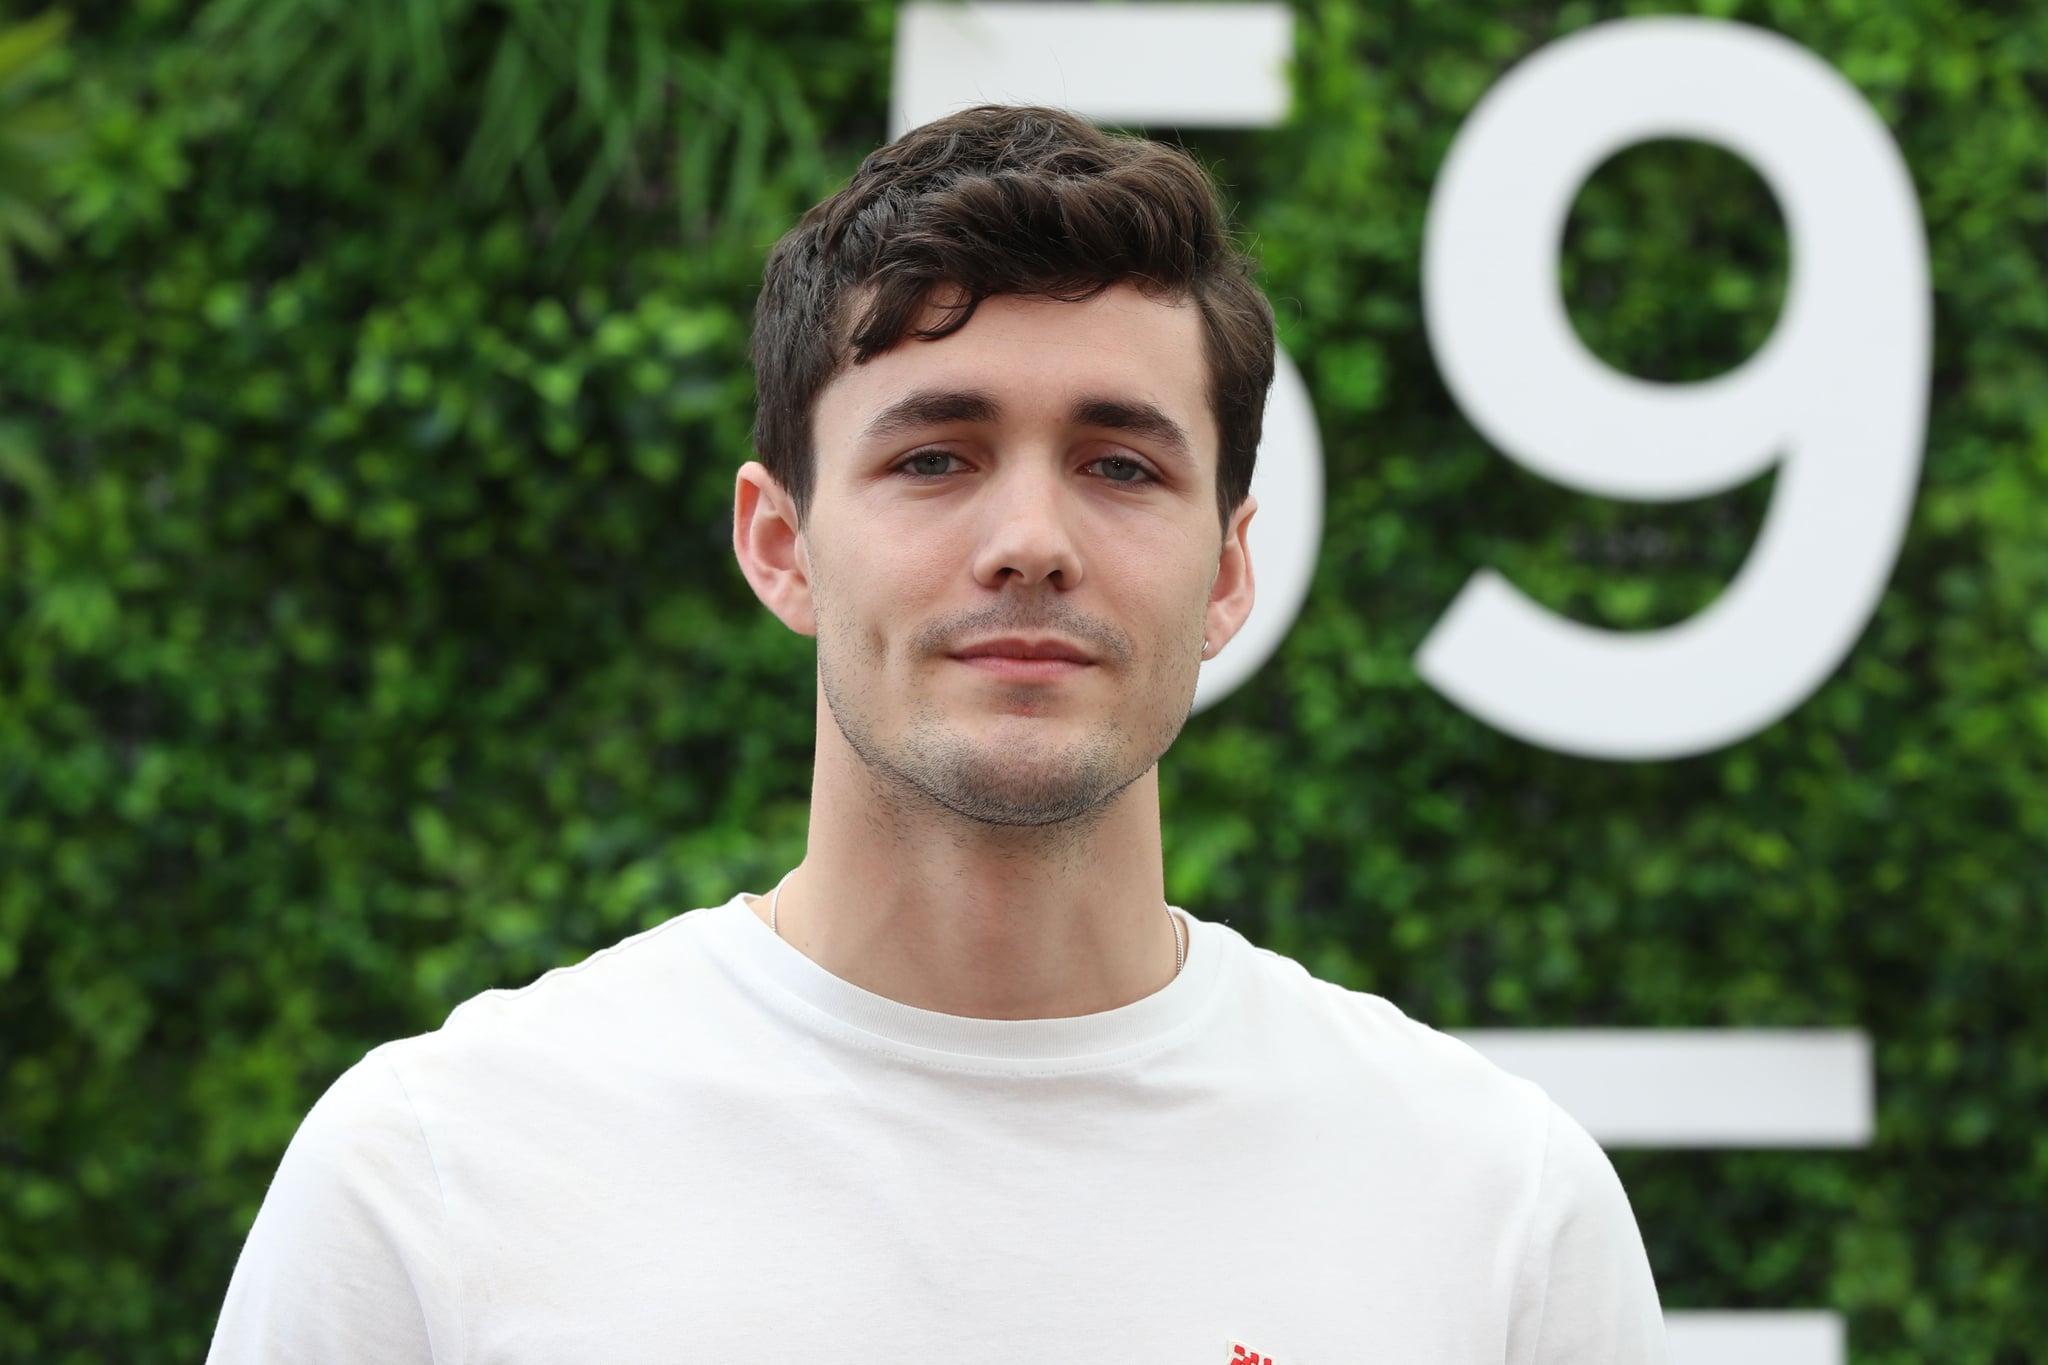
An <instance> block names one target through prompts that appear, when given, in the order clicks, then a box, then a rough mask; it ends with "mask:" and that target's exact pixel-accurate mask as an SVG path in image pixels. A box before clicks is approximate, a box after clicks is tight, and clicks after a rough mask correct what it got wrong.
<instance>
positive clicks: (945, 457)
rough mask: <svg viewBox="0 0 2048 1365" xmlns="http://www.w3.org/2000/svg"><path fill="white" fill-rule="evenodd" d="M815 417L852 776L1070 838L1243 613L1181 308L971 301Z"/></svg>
mask: <svg viewBox="0 0 2048 1365" xmlns="http://www.w3.org/2000/svg"><path fill="white" fill-rule="evenodd" d="M813 420H814V430H815V434H816V442H817V445H816V449H817V471H816V484H815V487H814V490H813V497H812V501H811V508H810V513H809V518H808V522H807V525H806V527H805V529H804V534H803V536H802V542H803V549H804V550H805V551H806V552H807V553H806V559H807V563H808V569H809V597H810V603H809V605H810V607H811V611H812V613H813V617H814V620H815V624H816V629H817V635H818V673H819V680H820V684H821V686H822V689H823V692H824V696H825V699H826V703H827V705H828V706H829V708H830V710H831V714H832V717H833V719H834V720H835V721H836V722H837V725H838V727H839V730H840V732H841V733H842V734H843V735H844V737H845V739H846V742H847V744H848V745H849V747H850V748H851V749H852V750H853V751H854V753H856V754H857V755H858V756H859V757H860V759H861V760H862V761H863V762H864V763H865V764H866V765H867V766H868V768H869V769H870V770H871V771H873V772H875V773H876V774H877V775H878V776H881V777H883V778H885V779H887V780H888V781H890V782H891V783H892V784H894V785H897V786H899V787H902V786H907V787H910V788H914V789H915V790H917V791H919V792H922V793H923V794H924V795H925V796H926V797H928V798H930V799H932V800H934V801H936V802H938V803H940V804H941V805H944V806H946V807H947V808H949V809H951V810H953V811H956V812H958V813H960V814H962V815H965V816H968V817H970V818H972V819H976V820H980V821H984V822H988V823H993V824H1004V825H1047V824H1053V823H1056V822H1060V821H1064V820H1071V819H1074V818H1076V817H1079V816H1082V815H1084V814H1086V813H1088V812H1090V811H1092V810H1094V809H1096V808H1098V807H1100V806H1101V805H1102V804H1103V803H1104V802H1105V801H1107V800H1108V799H1109V798H1110V797H1112V796H1114V795H1115V794H1116V793H1118V792H1120V791H1122V790H1123V789H1124V787H1126V786H1128V785H1129V784H1130V783H1131V782H1132V781H1134V780H1135V779H1136V778H1138V777H1140V776H1142V775H1143V774H1144V773H1145V772H1146V771H1148V770H1149V769H1150V768H1151V767H1152V765H1153V764H1154V763H1155V762H1156V761H1157V760H1158V758H1159V756H1160V755H1161V754H1162V753H1164V752H1165V751H1166V749H1167V747H1168V746H1169V745H1170V744H1171V743H1172V742H1173V740H1174V737H1175V736H1176V735H1178V734H1179V732H1180V727H1181V725H1182V724H1183V722H1184V721H1185V720H1186V719H1187V716H1188V711H1189V707H1190V705H1191V703H1192V699H1193V696H1194V689H1195V680H1196V675H1197V673H1198V671H1199V666H1200V661H1201V657H1202V651H1203V643H1204V637H1205V636H1207V637H1208V638H1209V639H1210V640H1211V641H1212V642H1213V643H1214V645H1215V647H1217V648H1220V647H1221V643H1222V640H1223V639H1226V638H1228V636H1229V635H1230V634H1231V633H1233V632H1234V631H1235V630H1236V628H1237V626H1238V625H1239V624H1240V623H1241V622H1242V620H1243V616H1244V613H1245V612H1247V611H1249V609H1250V598H1251V594H1250V571H1249V568H1248V566H1247V565H1245V564H1244V562H1243V558H1242V551H1243V546H1244V539H1243V535H1244V522H1245V520H1246V518H1247V517H1248V515H1249V513H1250V510H1251V508H1250V506H1249V504H1247V505H1246V506H1245V507H1242V508H1240V509H1238V511H1237V512H1236V513H1234V514H1233V516H1232V518H1231V523H1230V526H1229V528H1228V531H1227V533H1226V530H1225V528H1222V527H1219V525H1218V523H1217V517H1216V471H1217V434H1216V428H1215V421H1214V418H1213V416H1212V415H1211V412H1210V407H1209V376H1208V366H1207V362H1206V359H1205V355H1204V351H1203V337H1202V324H1201V315H1200V312H1199V310H1198V309H1197V308H1196V307H1195V305H1194V304H1193V303H1191V302H1190V303H1186V304H1180V305H1175V304H1169V303H1164V302H1160V301H1158V300H1156V299H1151V298H1148V297H1146V296H1145V295H1144V294H1142V293H1140V292H1139V291H1138V290H1137V289H1136V288H1134V287H1131V286H1128V285H1126V286H1118V287H1116V288H1113V289H1110V290H1108V291H1106V292H1104V293H1102V294H1100V295H1098V296H1097V297H1095V298H1094V299H1091V300H1089V301H1087V302H1083V303H1062V302H1053V301H1046V300H1039V299H1024V298H1017V297H1009V296H999V297H996V298H991V299H988V300H986V301H984V302H983V303H982V305H981V306H980V308H979V309H978V310H977V311H976V312H975V314H974V317H973V320H972V321H970V322H969V323H968V324H967V325H966V326H965V327H963V328H962V329H961V330H959V331H958V332H956V333H954V334H953V335H951V336H949V337H946V338H945V339H943V340H940V341H931V342H926V341H918V340H915V339H911V340H906V341H904V342H902V343H901V344H899V345H897V346H895V347H894V348H892V349H891V350H889V351H887V352H885V353H883V354H882V355H879V356H877V357H875V358H874V359H873V360H871V361H869V362H868V363H867V364H865V365H860V366H854V367H850V368H849V369H848V370H847V371H846V372H845V373H843V374H841V375H840V376H838V377H837V378H836V379H834V380H833V382H832V383H831V384H830V385H828V386H827V388H826V389H825V391H824V392H823V393H822V394H821V395H820V396H819V399H818V402H817V406H816V409H815V412H814V419H813ZM1226 550H1234V552H1235V553H1234V555H1227V554H1226ZM1219 565H1221V566H1222V567H1223V572H1221V573H1219ZM1219 598H1220V600H1219Z"/></svg>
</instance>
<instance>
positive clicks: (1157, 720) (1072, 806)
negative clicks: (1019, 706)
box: [818, 602, 1195, 832]
mask: <svg viewBox="0 0 2048 1365" xmlns="http://www.w3.org/2000/svg"><path fill="white" fill-rule="evenodd" d="M818 607H819V612H818V627H819V629H818V683H819V687H820V689H821V690H822V691H823V693H824V696H825V705H826V707H827V709H829V710H830V711H831V713H832V720H833V723H834V724H836V725H837V726H838V727H839V733H840V734H841V735H842V736H843V737H844V738H845V740H846V744H847V747H848V748H849V749H851V750H852V751H853V753H854V755H855V756H856V757H857V758H859V759H860V761H861V764H862V765H863V766H864V767H865V768H866V769H867V771H868V772H869V774H870V775H871V776H872V777H873V778H874V779H875V780H876V782H877V784H878V786H879V787H880V788H882V789H883V790H884V791H886V792H888V793H890V794H891V795H893V796H895V797H897V798H898V799H903V800H908V801H910V802H912V803H913V804H915V803H919V802H929V803H931V804H934V805H937V806H939V807H940V808H942V809H944V810H946V811H948V812H950V813H952V814H953V815H955V816H957V817H959V818H960V819H962V820H966V821H969V822H972V823H974V824H976V825H981V826H999V827H1009V828H1016V829H1020V830H1022V829H1042V830H1047V831H1049V832H1051V831H1055V830H1061V829H1066V830H1078V829H1082V828H1085V827H1087V826H1089V825H1092V824H1093V823H1095V822H1096V821H1097V820H1099V819H1100V818H1101V817H1102V816H1103V815H1104V814H1105V813H1107V811H1108V810H1109V809H1110V806H1111V804H1112V803H1113V802H1114V801H1115V800H1116V798H1117V797H1118V796H1119V795H1121V794H1122V793H1123V791H1124V790H1125V789H1126V788H1128V787H1129V786H1130V785H1131V784H1132V783H1134V782H1136V781H1137V780H1138V779H1139V778H1141V777H1143V776H1144V775H1145V774H1146V773H1148V772H1150V771H1151V770H1152V768H1153V766H1154V765H1155V764H1157V763H1158V761H1159V758H1160V756H1161V755H1162V754H1164V753H1165V752H1166V750H1167V749H1168V748H1169V747H1171V745H1172V744H1173V741H1174V740H1175V739H1176V738H1177V737H1178V736H1179V734H1180V731H1181V727H1182V726H1183V725H1184V724H1185V723H1186V721H1187V718H1188V715H1189V713H1190V711H1191V710H1192V704H1193V697H1194V676H1193V675H1194V673H1195V665H1194V663H1193V661H1192V657H1191V661H1190V665H1189V667H1188V669H1187V670H1186V673H1187V675H1188V676H1186V677H1185V678H1183V677H1180V676H1177V675H1176V676H1171V677H1160V676H1157V675H1155V676H1153V677H1151V678H1148V679H1147V680H1146V682H1145V684H1144V686H1145V687H1146V690H1147V692H1148V695H1147V696H1145V697H1143V698H1141V699H1139V702H1140V705H1139V706H1138V708H1137V710H1136V712H1135V714H1138V715H1141V716H1147V717H1153V718H1154V719H1153V720H1152V723H1151V725H1150V727H1149V729H1150V733H1149V734H1148V735H1146V736H1145V739H1144V742H1141V743H1139V744H1137V745H1136V746H1133V745H1132V743H1131V738H1132V732H1131V729H1130V727H1129V726H1128V725H1127V724H1126V723H1125V721H1124V719H1123V718H1121V717H1119V716H1114V715H1113V716H1110V717H1108V718H1106V719H1105V720H1104V722H1103V723H1102V724H1100V725H1098V726H1096V727H1095V728H1094V729H1092V730H1091V731H1090V732H1089V733H1088V734H1086V735H1084V736H1082V737H1081V738H1079V739H1076V740H1073V741H1071V742H1069V743H1066V744H1058V743H1054V742H1052V741H1050V740H1047V739H1019V740H1017V741H1014V742H1008V741H1001V740H998V741H980V740H976V739H974V738H971V737H970V736H968V735H966V734H963V733H962V732H961V731H959V730H958V729H956V728H954V727H952V726H950V725H949V724H948V723H947V721H946V718H945V715H944V713H943V710H942V708H941V707H940V706H939V705H938V704H937V703H935V702H933V701H930V700H929V699H927V700H926V701H925V702H923V703H922V704H921V705H920V706H918V708H917V709H916V711H915V712H914V713H913V714H912V715H911V717H910V719H909V722H908V724H907V725H906V727H905V729H904V732H903V735H902V737H901V738H900V739H899V740H897V741H896V742H895V743H894V744H885V743H884V742H883V741H882V740H881V739H880V738H878V736H877V734H876V727H875V725H874V708H873V706H872V704H871V703H872V701H873V697H872V691H873V688H872V684H871V682H870V680H871V679H874V678H876V677H878V676H880V675H881V674H882V672H883V670H884V667H885V659H884V658H883V651H882V650H881V649H880V648H879V647H878V646H876V645H874V644H872V643H871V642H868V641H863V640H861V639H860V638H859V636H858V627H842V626H841V625H840V624H839V623H837V622H836V621H832V620H829V619H828V616H827V613H826V612H825V610H824V609H823V608H824V604H823V603H822V602H820V603H818ZM971 615H972V619H963V618H958V617H956V618H951V619H949V620H947V621H945V622H939V623H934V624H933V626H931V627H927V628H926V630H924V631H922V632H920V633H919V635H918V636H917V637H916V638H915V639H914V640H913V642H912V645H911V650H912V655H913V657H914V658H918V659H923V658H927V657H935V656H936V654H937V652H939V650H940V642H941V641H944V640H958V639H962V638H965V636H966V635H967V634H968V633H970V632H972V633H985V632H987V631H990V630H1000V629H1019V628H1022V629H1032V628H1037V629H1054V630H1059V631H1061V632H1062V633H1064V634H1068V635H1071V636H1074V637H1076V638H1080V639H1084V640H1087V641H1089V642H1091V643H1093V644H1095V645H1096V646H1097V648H1098V649H1099V650H1100V651H1101V652H1102V654H1103V655H1104V656H1105V657H1104V660H1103V662H1102V663H1100V664H1098V665H1097V666H1098V667H1105V666H1112V665H1113V664H1128V662H1129V661H1130V658H1131V655H1132V650H1131V647H1130V644H1129V642H1128V640H1126V639H1125V638H1124V637H1123V636H1122V635H1121V633H1119V632H1116V631H1114V630H1113V629H1112V628H1109V627H1107V626H1105V625H1103V624H1101V623H1097V622H1094V621H1092V620H1090V619H1087V618H1082V617H1079V616H1077V615H1075V614H1073V613H1068V612H1062V611H1057V610H1055V611H1052V612H1050V613H1048V612H1045V611H1038V610H1032V611H1029V612H1025V611H1020V610H1018V609H1017V608H1015V607H1014V606H1011V605H1005V606H1002V607H999V608H997V609H995V610H993V611H982V612H977V613H973V614H971ZM842 660H845V661H847V662H848V663H849V664H850V666H849V667H846V668H844V669H842V667H841V662H842ZM1176 698H1177V699H1178V700H1177V701H1176ZM1022 723H1024V724H1029V722H1028V721H1025V722H1022Z"/></svg>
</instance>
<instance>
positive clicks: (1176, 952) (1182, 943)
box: [768, 872, 1188, 976]
mask: <svg viewBox="0 0 2048 1365" xmlns="http://www.w3.org/2000/svg"><path fill="white" fill-rule="evenodd" d="M788 880H789V874H788V873H787V872H785V873H783V874H782V882H786V881H788ZM782 882H777V883H775V893H774V894H773V895H771V896H769V897H768V932H769V933H771V934H774V935H775V936H776V937H777V938H780V937H781V936H782V935H781V931H780V930H778V929H776V927H775V910H776V906H777V905H778V904H779V903H780V902H781V900H782ZM1162 903H1163V902H1162ZM1166 919H1167V922H1168V923H1170V924H1171V925H1172V926H1173V974H1174V975H1175V976H1179V975H1180V969H1181V968H1182V967H1185V966H1187V964H1188V941H1187V937H1186V935H1185V933H1184V931H1183V930H1182V928H1181V923H1180V916H1179V915H1176V914H1174V913H1173V907H1171V906H1167V907H1166Z"/></svg>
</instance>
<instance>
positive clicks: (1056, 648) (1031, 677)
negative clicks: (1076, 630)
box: [948, 636, 1095, 682]
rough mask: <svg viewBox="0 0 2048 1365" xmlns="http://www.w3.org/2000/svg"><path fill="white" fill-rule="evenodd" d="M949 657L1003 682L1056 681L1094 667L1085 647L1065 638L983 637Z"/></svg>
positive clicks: (1092, 659) (1093, 662) (1093, 661)
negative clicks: (985, 638) (983, 638)
mask: <svg viewBox="0 0 2048 1365" xmlns="http://www.w3.org/2000/svg"><path fill="white" fill-rule="evenodd" d="M948 657H950V658H951V659H953V661H954V662H956V663H962V664H966V665H967V666H968V667H969V668H972V669H974V670H975V671H977V672H979V673H983V674H985V675H987V676H989V677H993V678H1000V679H1002V680H1003V681H1005V682H1057V681H1059V680H1060V679H1062V678H1069V677H1072V676H1073V675H1075V674H1077V673H1079V672H1081V671H1082V670H1083V669H1089V668H1093V667H1095V660H1094V658H1093V657H1092V656H1090V655H1089V654H1088V652H1087V651H1086V650H1084V649H1082V648H1081V647H1080V646H1078V645H1075V644H1072V643H1070V642H1068V641H1066V640H1055V639H1036V640H1033V639H1025V638H1023V637H1019V636H1009V637H1005V638H1003V639H1000V640H983V641H980V642H978V643H976V644H972V645H969V646H967V647H966V648H964V649H958V650H955V651H953V653H952V654H951V655H950V656H948Z"/></svg>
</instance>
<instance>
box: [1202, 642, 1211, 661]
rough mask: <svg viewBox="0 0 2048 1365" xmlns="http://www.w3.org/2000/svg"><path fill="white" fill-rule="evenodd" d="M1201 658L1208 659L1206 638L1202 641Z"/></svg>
mask: <svg viewBox="0 0 2048 1365" xmlns="http://www.w3.org/2000/svg"><path fill="white" fill-rule="evenodd" d="M1201 657H1202V658H1204V659H1206V658H1208V657H1209V641H1208V640H1207V639H1206V638H1205V639H1204V640H1203V641H1202V653H1201Z"/></svg>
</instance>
